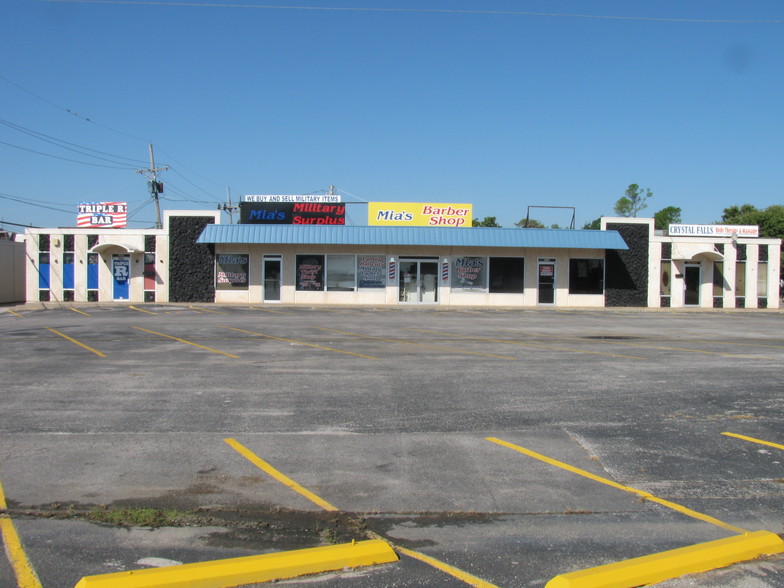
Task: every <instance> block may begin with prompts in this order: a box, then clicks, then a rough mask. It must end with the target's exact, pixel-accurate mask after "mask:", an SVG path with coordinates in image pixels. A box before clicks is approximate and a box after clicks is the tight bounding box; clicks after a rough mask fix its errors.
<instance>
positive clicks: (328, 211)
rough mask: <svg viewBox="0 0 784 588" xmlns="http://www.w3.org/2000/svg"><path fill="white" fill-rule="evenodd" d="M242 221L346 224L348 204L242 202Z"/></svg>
mask: <svg viewBox="0 0 784 588" xmlns="http://www.w3.org/2000/svg"><path fill="white" fill-rule="evenodd" d="M240 223H241V224H264V225H345V224H346V205H345V204H343V203H339V202H336V203H325V202H240Z"/></svg>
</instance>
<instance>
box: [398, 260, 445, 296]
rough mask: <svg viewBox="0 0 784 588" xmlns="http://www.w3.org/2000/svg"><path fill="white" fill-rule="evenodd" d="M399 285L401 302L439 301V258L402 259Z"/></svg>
mask: <svg viewBox="0 0 784 588" xmlns="http://www.w3.org/2000/svg"><path fill="white" fill-rule="evenodd" d="M398 286H399V300H400V302H409V303H414V304H428V303H429V304H435V303H436V302H438V259H401V260H400V269H399V271H398Z"/></svg>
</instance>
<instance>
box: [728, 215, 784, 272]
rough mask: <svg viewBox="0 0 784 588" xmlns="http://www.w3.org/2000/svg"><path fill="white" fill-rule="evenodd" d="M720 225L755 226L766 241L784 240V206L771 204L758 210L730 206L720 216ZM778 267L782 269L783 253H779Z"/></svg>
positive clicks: (783, 262)
mask: <svg viewBox="0 0 784 588" xmlns="http://www.w3.org/2000/svg"><path fill="white" fill-rule="evenodd" d="M718 224H721V225H757V226H758V227H759V230H760V237H764V238H767V239H784V206H782V205H781V204H773V205H772V206H768V207H767V208H764V209H761V210H760V209H758V208H757V207H756V206H752V205H751V204H744V205H742V206H730V207H728V208H725V209H724V214H722V215H721V222H719V223H718ZM779 264H780V265H779V267H784V251H782V252H781V259H779Z"/></svg>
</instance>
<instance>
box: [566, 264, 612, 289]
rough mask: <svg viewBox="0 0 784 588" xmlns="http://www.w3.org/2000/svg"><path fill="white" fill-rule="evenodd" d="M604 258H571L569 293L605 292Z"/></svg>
mask: <svg viewBox="0 0 784 588" xmlns="http://www.w3.org/2000/svg"><path fill="white" fill-rule="evenodd" d="M603 293H604V260H603V259H570V260H569V294H603Z"/></svg>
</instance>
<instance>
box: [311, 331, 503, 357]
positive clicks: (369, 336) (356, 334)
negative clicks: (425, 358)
mask: <svg viewBox="0 0 784 588" xmlns="http://www.w3.org/2000/svg"><path fill="white" fill-rule="evenodd" d="M313 328H314V329H321V330H322V331H331V332H332V333H341V334H342V335H351V336H353V337H361V338H363V339H372V340H374V341H386V342H388V343H402V344H404V345H416V346H417V347H427V348H428V349H440V350H442V351H449V352H451V353H464V354H467V355H481V356H483V357H494V358H496V359H517V358H516V357H509V356H508V355H494V354H492V353H479V352H477V351H463V350H462V349H455V348H454V347H441V346H440V345H427V344H426V343H414V342H413V341H406V340H405V339H387V338H385V337H374V336H373V335H363V334H362V333H350V332H348V331H338V330H337V329H327V328H326V327H313Z"/></svg>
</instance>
